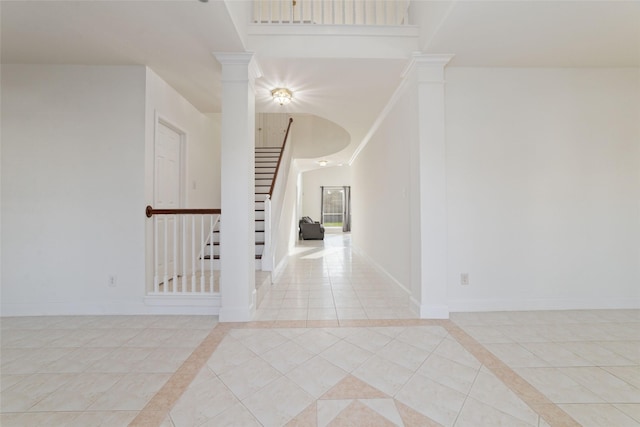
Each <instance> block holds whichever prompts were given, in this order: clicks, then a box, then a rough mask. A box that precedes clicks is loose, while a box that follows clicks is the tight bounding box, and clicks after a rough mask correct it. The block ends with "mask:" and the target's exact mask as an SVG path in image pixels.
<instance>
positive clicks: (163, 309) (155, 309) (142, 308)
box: [0, 296, 220, 317]
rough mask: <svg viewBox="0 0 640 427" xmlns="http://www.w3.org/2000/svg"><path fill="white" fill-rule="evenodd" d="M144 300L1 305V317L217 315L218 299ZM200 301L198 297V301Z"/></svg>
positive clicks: (163, 298) (154, 298) (165, 298)
mask: <svg viewBox="0 0 640 427" xmlns="http://www.w3.org/2000/svg"><path fill="white" fill-rule="evenodd" d="M161 298H162V300H159V299H158V297H145V298H144V301H141V302H139V303H131V302H124V301H118V302H106V303H101V304H99V303H95V302H82V301H76V302H72V303H55V302H51V303H35V304H3V305H2V307H0V316H1V317H14V316H15V317H19V316H117V315H149V314H156V315H164V314H166V315H214V316H215V315H218V311H219V309H220V299H219V297H218V298H217V301H216V299H215V298H210V299H209V300H207V301H188V300H179V299H175V298H172V297H169V299H167V297H164V296H163V297H161ZM191 298H193V297H191ZM198 299H200V298H198Z"/></svg>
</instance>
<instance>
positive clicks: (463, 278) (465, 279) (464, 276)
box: [460, 273, 469, 286]
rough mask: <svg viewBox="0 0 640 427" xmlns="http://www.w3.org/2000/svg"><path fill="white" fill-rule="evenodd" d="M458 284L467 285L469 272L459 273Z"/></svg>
mask: <svg viewBox="0 0 640 427" xmlns="http://www.w3.org/2000/svg"><path fill="white" fill-rule="evenodd" d="M460 284H461V285H462V286H467V285H469V273H462V274H460Z"/></svg>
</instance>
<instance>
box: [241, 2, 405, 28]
mask: <svg viewBox="0 0 640 427" xmlns="http://www.w3.org/2000/svg"><path fill="white" fill-rule="evenodd" d="M408 10H409V0H254V2H253V19H252V21H253V23H254V24H306V25H389V26H393V25H395V26H398V25H409V20H408Z"/></svg>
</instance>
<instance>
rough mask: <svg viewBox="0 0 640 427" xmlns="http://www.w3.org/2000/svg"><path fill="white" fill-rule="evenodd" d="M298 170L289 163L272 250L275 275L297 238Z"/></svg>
mask: <svg viewBox="0 0 640 427" xmlns="http://www.w3.org/2000/svg"><path fill="white" fill-rule="evenodd" d="M297 178H298V170H297V169H296V167H295V164H293V162H292V164H291V166H290V168H289V173H288V176H287V181H286V188H285V190H284V191H285V192H284V197H283V199H282V213H281V214H280V222H279V225H278V236H277V237H276V239H277V240H276V247H275V251H274V263H273V264H274V272H275V274H276V275H277V274H278V273H279V271H275V270H280V269H281V268H282V267H283V266H284V264H283V261H284V259H285V258H286V257H287V256H288V255H289V252H291V250H292V249H293V247H294V246H295V244H296V241H297V239H298V221H297V220H296V207H297V206H296V202H297V200H296V199H297V194H298V189H297V181H298V179H297Z"/></svg>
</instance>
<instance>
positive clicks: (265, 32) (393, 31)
mask: <svg viewBox="0 0 640 427" xmlns="http://www.w3.org/2000/svg"><path fill="white" fill-rule="evenodd" d="M247 35H249V36H333V37H337V36H357V37H410V38H415V37H419V36H420V27H419V26H417V25H340V24H337V25H327V24H323V25H310V24H285V25H265V24H249V25H247Z"/></svg>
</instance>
